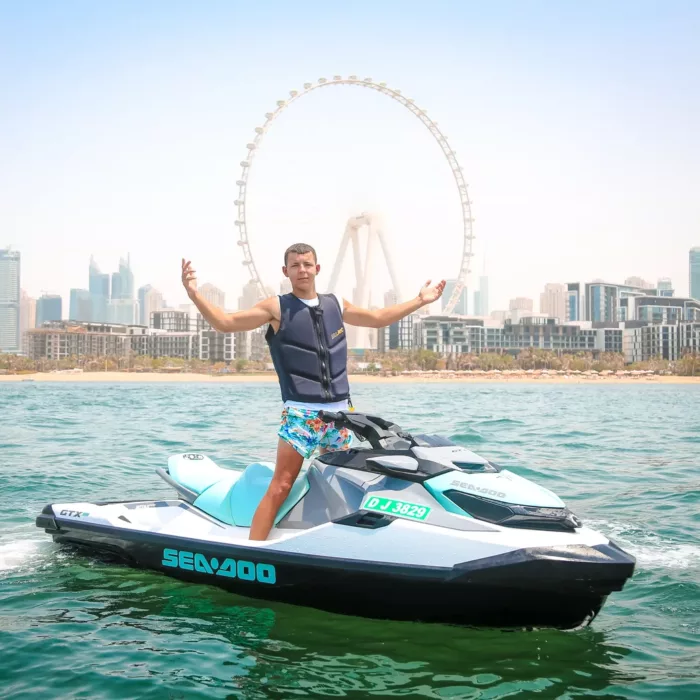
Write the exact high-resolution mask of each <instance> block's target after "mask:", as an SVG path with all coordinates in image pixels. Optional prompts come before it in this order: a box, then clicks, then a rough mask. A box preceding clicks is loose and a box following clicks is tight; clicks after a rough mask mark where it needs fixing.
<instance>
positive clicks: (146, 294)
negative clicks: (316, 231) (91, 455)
mask: <svg viewBox="0 0 700 700" xmlns="http://www.w3.org/2000/svg"><path fill="white" fill-rule="evenodd" d="M10 250H11V249H9V248H8V249H7V252H9V251H10ZM18 254H19V253H18ZM130 261H131V254H130V253H127V257H126V259H124V258H123V257H120V258H119V271H118V272H113V273H111V274H110V273H102V272H101V271H100V268H99V266H98V263H97V261H96V260H95V257H94V256H93V255H91V256H90V263H89V289H84V288H81V287H70V293H69V295H68V296H67V298H66V303H65V304H64V305H63V307H62V308H63V309H64V310H63V312H62V318H64V319H66V320H75V321H103V322H112V323H127V324H131V323H135V324H141V325H148V321H147V317H146V316H144V311H143V310H144V306H145V305H147V306H148V308H149V310H150V311H153V310H160V309H177V308H185V307H190V306H192V304H191V303H189V302H185V303H179V304H172V305H171V304H168V303H167V301H166V300H165V297H164V295H163V294H162V292H161V291H160V290H158V289H156V288H155V287H154V286H153V285H151V284H150V283H147V284H145V285H141V286H139V287H138V289H137V290H136V282H135V278H134V274H133V272H132V270H131V267H130ZM688 275H689V278H690V279H691V285H692V279H693V278H694V276H695V278H697V279H699V280H700V248H691V249H690V251H689V265H688ZM389 283H390V281H389V280H386V281H384V284H385V286H386V285H388V284H389ZM455 283H456V281H455V280H454V279H450V280H447V285H446V292H445V294H444V295H443V297H442V299H441V300H440V302H436V303H435V304H433V305H432V307H431V312H432V313H439V312H441V311H444V307H445V303H446V300H447V298H448V297H449V295H450V293H451V289H452V288H453V286H454V284H455ZM591 283H601V284H612V285H613V286H617V285H619V283H618V282H613V281H610V280H602V279H600V278H593V279H592V280H591ZM543 284H544V291H541V292H540V293H539V295H537V296H536V298H539V307H538V311H535V303H534V300H533V299H530V298H529V297H524V296H522V295H518V296H517V297H514V298H512V299H510V300H509V302H508V304H507V305H506V306H507V308H506V309H502V310H499V309H491V308H490V304H489V278H488V276H487V275H485V274H482V275H481V276H480V277H479V286H480V289H477V290H474V292H473V293H471V297H472V299H473V305H472V304H469V297H470V290H469V289H468V288H465V289H464V290H463V292H462V295H461V296H460V301H459V303H458V305H457V307H456V308H455V310H454V312H453V313H455V314H461V315H472V316H484V317H489V316H493V314H496V316H493V317H494V318H500V315H499V314H501V313H505V314H506V315H508V313H509V312H510V311H514V310H516V311H525V312H534V313H540V314H549V315H550V316H553V317H558V318H562V319H563V318H565V316H566V314H563V315H562V314H561V313H560V311H561V307H562V305H563V304H565V301H564V296H565V294H566V293H565V291H564V290H565V288H566V284H565V283H560V282H555V283H552V282H545V283H539V285H540V289H542V285H543ZM623 285H627V286H633V287H638V288H639V289H647V290H649V291H653V292H654V293H656V292H657V291H658V294H659V296H675V297H683V296H688V298H692V297H690V295H679V294H677V293H676V292H675V288H674V284H673V280H671V278H669V277H657V282H656V283H651V282H648V281H646V280H644V279H643V278H641V277H639V276H630V277H627V278H625V280H624V283H623ZM555 288H556V289H555ZM199 289H200V291H201V292H202V295H203V296H204V297H205V298H206V299H207V300H208V301H209V302H211V303H213V304H215V305H216V306H219V307H220V308H223V309H225V310H227V311H236V310H242V309H249V308H251V307H252V306H253V305H254V304H255V303H256V301H257V300H258V290H257V287H256V285H255V283H254V281H252V280H248V281H247V282H246V283H245V284H244V285H243V287H242V290H241V292H242V293H241V295H239V296H238V297H237V299H238V303H237V305H236V307H235V308H232V307H231V305H227V304H226V303H225V297H226V294H225V292H224V291H223V290H222V289H221V288H219V287H218V286H216V285H215V284H213V283H211V282H201V281H200V282H199ZM386 289H387V291H386V292H384V293H383V294H378V293H377V292H376V291H375V292H374V296H375V297H383V302H384V304H386V300H387V298H388V297H389V295H391V297H392V298H396V299H397V300H398V297H397V296H396V293H395V292H394V290H393V289H391V288H390V287H386ZM266 291H267V293H268V294H269V295H273V294H276V293H277V291H276V290H275V288H274V287H272V286H268V287H267V288H266ZM289 291H291V284H290V282H289V280H288V279H287V278H284V277H282V278H281V281H280V283H279V293H280V294H284V293H287V292H289ZM698 292H700V287H699V288H698ZM20 293H21V295H23V296H26V297H29V298H31V300H32V301H33V302H34V303H36V302H37V300H41V299H42V298H44V299H48V298H53V299H58V298H60V299H61V304H63V300H64V297H63V296H62V295H57V294H53V293H51V292H48V291H47V290H45V289H44V290H42V294H41V296H38V297H32V295H31V294H29V293H28V292H27V290H26V289H25V288H24V286H23V285H21V287H20ZM115 293H116V294H117V296H116V297H115V296H114V294H115ZM482 294H483V301H482ZM560 296H561V298H560V299H555V297H560ZM695 298H697V297H695ZM100 300H101V301H102V303H101V304H100ZM523 301H526V302H528V303H527V304H525V305H523V304H522V303H518V302H523ZM17 303H19V302H17ZM380 303H382V299H376V301H375V300H374V298H373V300H372V306H377V305H378V304H380ZM127 307H128V309H127ZM51 308H52V309H55V308H58V307H57V306H52V307H51ZM54 313H55V312H52V314H51V319H50V320H54V319H53V314H54ZM39 318H42V313H41V309H40V314H39Z"/></svg>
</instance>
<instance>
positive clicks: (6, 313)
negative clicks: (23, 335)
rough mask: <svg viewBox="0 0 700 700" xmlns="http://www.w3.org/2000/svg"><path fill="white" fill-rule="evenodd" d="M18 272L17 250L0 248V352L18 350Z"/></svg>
mask: <svg viewBox="0 0 700 700" xmlns="http://www.w3.org/2000/svg"><path fill="white" fill-rule="evenodd" d="M19 273H20V254H19V251H17V250H10V249H9V248H6V249H3V250H0V352H12V353H16V352H19V350H20V332H19V325H20V324H19V300H20V291H19Z"/></svg>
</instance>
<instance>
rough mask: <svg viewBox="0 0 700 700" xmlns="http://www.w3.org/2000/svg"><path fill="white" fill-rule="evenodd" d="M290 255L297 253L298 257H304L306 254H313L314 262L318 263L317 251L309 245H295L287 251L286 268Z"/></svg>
mask: <svg viewBox="0 0 700 700" xmlns="http://www.w3.org/2000/svg"><path fill="white" fill-rule="evenodd" d="M290 253H296V254H297V255H304V254H305V253H313V256H314V262H318V258H317V257H316V251H315V250H314V249H313V248H312V247H311V246H310V245H308V244H307V243H295V244H294V245H290V246H289V248H287V250H285V251H284V266H285V267H287V258H288V257H289V254H290Z"/></svg>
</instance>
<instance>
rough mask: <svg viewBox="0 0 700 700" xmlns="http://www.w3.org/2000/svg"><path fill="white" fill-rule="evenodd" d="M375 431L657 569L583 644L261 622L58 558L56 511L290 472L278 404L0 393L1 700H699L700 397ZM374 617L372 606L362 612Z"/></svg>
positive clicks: (195, 590)
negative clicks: (444, 439) (521, 495)
mask: <svg viewBox="0 0 700 700" xmlns="http://www.w3.org/2000/svg"><path fill="white" fill-rule="evenodd" d="M353 396H354V401H355V404H356V406H357V407H358V409H360V410H365V411H367V412H374V413H377V414H379V415H383V416H385V417H390V418H392V419H394V420H396V421H397V422H398V423H400V424H401V425H402V426H403V427H405V428H407V429H409V430H417V429H421V430H422V431H426V432H438V433H441V434H443V435H446V436H449V437H451V438H452V439H454V440H455V441H456V442H458V443H461V444H464V445H467V446H469V447H470V448H472V449H474V450H476V451H477V452H479V453H481V454H482V455H484V456H487V457H491V458H492V459H493V460H494V461H496V462H498V463H500V464H503V465H505V466H507V467H509V468H510V469H512V470H513V471H515V472H517V473H518V474H521V475H523V476H525V477H528V478H532V479H535V480H536V481H538V482H539V483H541V484H543V485H545V486H547V487H549V488H551V489H553V490H554V491H556V492H557V493H558V494H559V495H560V496H561V497H562V498H564V500H565V501H566V502H567V504H568V505H569V506H570V507H571V508H572V509H573V510H574V511H575V512H576V513H577V514H578V515H579V516H581V517H582V518H584V519H585V521H586V522H587V524H589V525H591V526H592V527H594V528H596V529H599V530H602V531H603V532H605V533H606V534H608V535H610V536H611V537H613V539H615V540H616V541H617V542H618V543H619V544H621V545H622V546H623V547H624V548H625V549H627V550H628V551H630V552H631V553H632V554H634V555H635V556H636V557H637V560H638V567H637V572H636V574H635V577H634V578H633V579H632V581H630V582H629V583H628V584H627V587H626V588H625V590H624V591H623V592H621V593H617V594H613V595H612V596H611V597H610V598H609V599H608V602H607V604H606V606H605V607H604V608H603V611H602V613H601V614H600V615H599V617H598V618H597V619H596V620H595V621H594V622H593V624H592V625H591V626H590V627H588V628H585V629H582V630H578V631H571V632H561V631H551V630H541V631H532V632H525V631H523V632H521V631H499V630H474V629H463V628H456V627H450V626H445V625H425V624H417V623H396V622H383V621H370V620H363V619H359V618H352V617H343V616H339V615H330V614H326V613H321V612H318V611H314V610H309V609H304V608H299V607H294V606H288V605H282V604H274V603H265V602H260V601H253V600H250V599H246V598H243V597H238V596H234V595H231V594H229V593H226V592H224V591H222V590H219V589H217V588H214V587H209V586H195V585H192V584H186V583H181V582H178V581H175V580H173V579H170V578H168V577H166V576H163V575H160V574H158V573H154V572H147V571H137V570H133V569H129V568H126V567H121V566H115V565H108V564H105V563H101V562H98V561H95V560H91V559H90V558H89V557H84V556H78V555H76V554H75V553H72V552H68V551H67V550H63V549H62V548H61V547H59V546H58V545H54V544H53V543H52V542H51V540H50V538H49V536H48V535H45V534H44V533H43V532H42V531H41V530H38V529H37V528H35V526H34V518H35V516H36V515H37V514H38V513H39V512H40V511H41V508H42V507H43V506H44V505H45V504H46V503H49V502H51V501H70V500H81V499H83V498H84V499H86V500H98V499H104V500H114V499H128V498H142V497H158V496H167V495H171V494H170V492H169V490H168V488H167V487H166V486H165V485H164V484H163V483H162V482H161V480H160V479H159V478H158V477H157V476H156V474H155V473H154V469H155V467H156V466H159V465H163V464H165V461H166V459H167V457H168V455H170V454H172V453H175V452H181V451H184V450H196V451H201V452H204V453H206V454H208V455H209V456H211V457H212V458H213V459H214V460H215V461H217V462H219V463H220V464H222V465H226V466H231V467H242V466H245V464H247V463H248V462H250V461H253V460H256V459H270V460H271V459H273V458H274V446H275V432H276V428H277V423H278V416H279V410H280V401H279V393H278V389H277V387H276V385H273V384H227V385H226V384H216V385H211V384H207V385H203V384H179V383H178V384H175V383H174V384H161V385H152V384H134V385H131V384H130V385H123V384H94V385H92V384H79V383H75V384H47V383H42V384H40V383H20V384H9V383H6V384H0V474H1V476H2V481H1V485H2V492H1V493H2V496H1V501H0V502H1V503H2V507H0V697H2V698H28V697H39V696H47V695H48V696H51V697H60V698H304V697H306V698H313V697H349V698H365V697H422V698H482V699H487V698H488V699H489V700H495V699H496V698H506V697H508V698H531V697H535V698H579V697H598V698H647V697H649V698H651V697H654V698H691V697H692V698H697V697H700V537H699V533H700V390H698V388H697V387H694V386H683V385H675V386H669V385H665V386H659V385H640V386H635V385H632V386H630V385H620V386H615V385H597V386H589V385H576V386H557V385H541V386H537V385H527V384H521V385H502V384H501V385H495V384H444V385H435V384H401V385H387V384H382V385H379V384H377V385H371V384H370V385H359V386H358V387H356V390H355V392H354V395H353ZM358 595H361V591H358Z"/></svg>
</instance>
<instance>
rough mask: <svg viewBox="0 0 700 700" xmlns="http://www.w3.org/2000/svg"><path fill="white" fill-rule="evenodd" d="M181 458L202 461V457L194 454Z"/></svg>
mask: <svg viewBox="0 0 700 700" xmlns="http://www.w3.org/2000/svg"><path fill="white" fill-rule="evenodd" d="M182 456H183V457H184V458H185V459H195V460H198V459H204V455H196V454H193V453H189V454H186V455H182Z"/></svg>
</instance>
